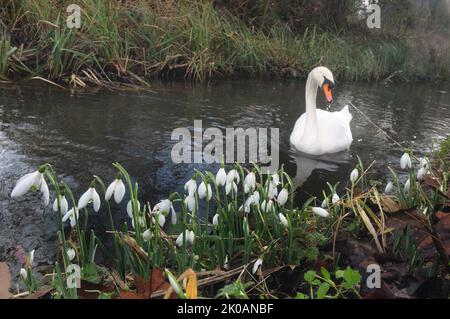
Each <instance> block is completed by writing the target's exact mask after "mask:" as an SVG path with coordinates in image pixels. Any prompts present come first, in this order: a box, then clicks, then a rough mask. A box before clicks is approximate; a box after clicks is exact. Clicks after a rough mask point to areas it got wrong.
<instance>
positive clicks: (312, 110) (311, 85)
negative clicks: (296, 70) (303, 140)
mask: <svg viewBox="0 0 450 319" xmlns="http://www.w3.org/2000/svg"><path fill="white" fill-rule="evenodd" d="M317 87H318V86H317V84H316V83H315V81H314V79H313V77H312V76H311V75H310V76H308V80H307V81H306V92H305V100H306V131H307V132H311V131H312V130H315V131H316V130H317V114H316V97H317ZM309 134H311V133H309Z"/></svg>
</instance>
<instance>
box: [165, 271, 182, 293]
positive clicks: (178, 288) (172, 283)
mask: <svg viewBox="0 0 450 319" xmlns="http://www.w3.org/2000/svg"><path fill="white" fill-rule="evenodd" d="M166 276H167V278H168V279H169V283H170V286H171V287H172V289H173V292H175V294H177V295H178V296H181V295H183V289H182V288H181V286H180V284H179V283H178V281H177V278H175V276H174V275H172V273H171V272H170V271H169V270H167V269H166Z"/></svg>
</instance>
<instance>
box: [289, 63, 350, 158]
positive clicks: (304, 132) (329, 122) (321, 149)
mask: <svg viewBox="0 0 450 319" xmlns="http://www.w3.org/2000/svg"><path fill="white" fill-rule="evenodd" d="M318 87H320V88H322V90H323V93H324V95H325V98H326V100H327V102H328V103H331V102H333V95H332V89H333V88H334V79H333V73H331V71H330V70H329V69H328V68H326V67H323V66H319V67H316V68H314V69H313V70H312V71H311V72H310V73H309V75H308V80H307V81H306V92H305V98H306V112H305V113H303V114H302V115H301V116H300V118H299V119H298V120H297V122H296V123H295V127H294V130H293V131H292V133H291V137H290V142H291V144H292V145H294V147H295V148H296V149H297V150H298V151H300V152H303V153H307V154H311V155H322V154H327V153H336V152H340V151H343V150H346V149H348V148H349V147H350V144H351V143H352V141H353V137H352V132H351V131H350V121H351V119H352V115H351V114H350V112H349V110H348V106H347V105H346V106H344V108H343V109H342V110H341V111H339V112H328V111H324V110H317V109H316V96H317V88H318Z"/></svg>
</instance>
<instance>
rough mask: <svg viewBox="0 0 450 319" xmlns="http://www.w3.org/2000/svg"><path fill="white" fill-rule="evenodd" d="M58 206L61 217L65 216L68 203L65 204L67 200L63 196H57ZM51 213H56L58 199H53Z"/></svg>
mask: <svg viewBox="0 0 450 319" xmlns="http://www.w3.org/2000/svg"><path fill="white" fill-rule="evenodd" d="M59 205H60V206H61V215H65V214H66V213H67V211H68V210H69V203H68V202H67V199H66V197H65V196H64V195H60V196H59ZM53 211H54V212H57V211H58V199H57V198H55V201H54V202H53Z"/></svg>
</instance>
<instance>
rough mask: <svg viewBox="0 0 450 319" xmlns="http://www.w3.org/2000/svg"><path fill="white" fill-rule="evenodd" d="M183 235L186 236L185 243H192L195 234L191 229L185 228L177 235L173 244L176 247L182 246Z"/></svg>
mask: <svg viewBox="0 0 450 319" xmlns="http://www.w3.org/2000/svg"><path fill="white" fill-rule="evenodd" d="M183 235H184V236H186V243H187V244H189V243H190V244H193V243H194V239H195V235H194V232H193V231H189V230H188V229H186V231H185V232H184V233H181V234H180V235H178V237H177V239H176V241H175V244H176V245H177V246H178V247H181V246H183Z"/></svg>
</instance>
